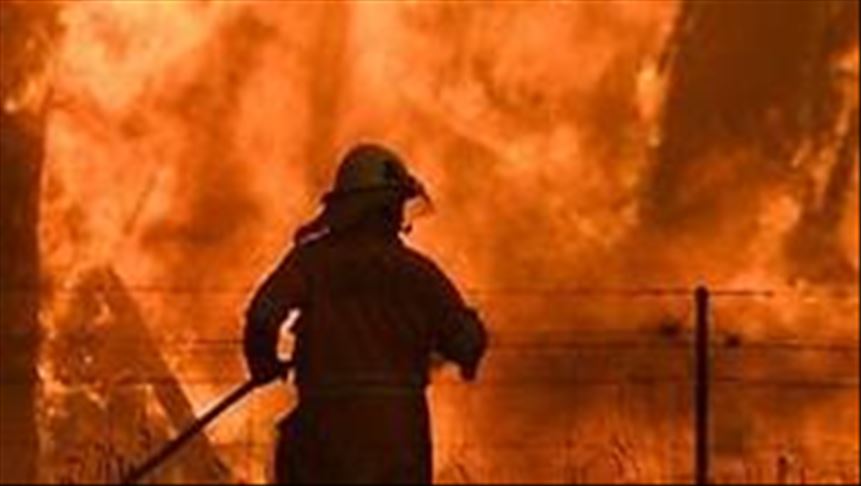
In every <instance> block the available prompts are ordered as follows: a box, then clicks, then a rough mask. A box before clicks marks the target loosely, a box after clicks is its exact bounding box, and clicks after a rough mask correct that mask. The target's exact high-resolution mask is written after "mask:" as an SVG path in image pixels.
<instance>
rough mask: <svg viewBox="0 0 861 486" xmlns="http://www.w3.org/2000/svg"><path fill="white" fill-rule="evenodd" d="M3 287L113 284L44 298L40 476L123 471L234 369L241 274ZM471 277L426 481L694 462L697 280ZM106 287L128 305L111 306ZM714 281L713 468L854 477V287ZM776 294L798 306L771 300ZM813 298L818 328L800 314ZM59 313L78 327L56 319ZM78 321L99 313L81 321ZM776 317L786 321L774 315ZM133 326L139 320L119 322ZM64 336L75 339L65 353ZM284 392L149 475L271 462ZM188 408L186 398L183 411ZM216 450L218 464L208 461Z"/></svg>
mask: <svg viewBox="0 0 861 486" xmlns="http://www.w3.org/2000/svg"><path fill="white" fill-rule="evenodd" d="M2 291H3V292H4V293H9V292H38V293H40V294H43V295H47V296H50V298H53V299H59V300H69V301H70V302H72V301H74V299H77V298H80V297H81V296H93V295H96V296H98V295H102V296H105V299H104V300H105V302H108V303H107V304H103V305H105V306H107V307H109V308H108V309H107V310H105V309H102V310H93V311H92V314H91V315H85V316H84V317H81V316H78V317H77V318H75V319H71V318H68V317H66V318H64V317H57V316H54V317H53V319H54V321H52V324H51V325H52V326H53V327H54V329H53V331H52V333H51V334H50V335H49V336H48V337H46V343H45V346H44V348H45V351H44V354H45V355H46V356H47V357H48V360H53V361H54V363H53V365H52V366H51V367H50V368H52V369H51V370H50V371H49V372H47V373H43V374H44V375H45V378H46V379H47V380H48V382H49V383H48V386H46V387H45V392H44V393H45V395H46V399H45V404H46V411H45V413H44V415H45V417H46V418H44V419H43V421H42V429H43V431H42V432H43V435H44V436H45V437H46V442H45V444H46V445H45V447H44V448H43V449H44V450H43V453H42V454H43V455H44V456H45V457H44V459H45V462H44V463H45V464H47V465H48V467H46V472H45V478H44V479H45V480H47V481H62V482H80V481H86V482H110V481H116V480H117V478H119V477H120V476H121V473H122V472H123V471H127V470H128V468H129V467H131V466H132V465H134V464H138V463H140V462H141V461H142V460H143V459H144V458H145V457H146V456H147V455H148V454H149V453H152V451H153V450H154V449H155V448H157V446H158V445H159V444H161V443H164V442H165V441H167V440H168V439H169V438H170V437H171V436H172V435H174V434H175V433H177V431H178V430H180V429H182V428H183V426H184V424H187V423H188V421H189V420H191V419H192V418H193V416H194V415H195V414H200V413H202V411H205V410H206V409H207V408H208V406H210V405H211V404H212V403H213V401H214V400H215V399H217V397H218V396H219V395H221V394H223V393H225V392H226V391H228V390H229V389H230V388H231V387H232V386H234V385H236V384H237V383H239V382H241V381H242V380H243V379H244V378H245V375H244V373H245V372H244V370H243V367H242V364H241V351H240V349H241V343H240V340H239V338H238V336H239V325H240V321H239V317H240V316H241V309H239V310H237V309H236V304H237V303H241V302H242V301H243V300H244V299H245V298H247V296H248V295H250V293H251V292H252V291H253V288H252V287H243V286H226V285H224V286H219V285H208V286H191V285H152V284H131V285H120V286H113V285H107V284H97V285H86V286H76V287H62V286H53V287H51V286H44V285H43V286H30V287H27V286H17V287H14V289H12V288H4V289H2ZM464 292H465V294H467V296H468V298H469V299H470V300H474V301H476V302H478V304H479V307H481V308H484V306H487V308H488V314H489V315H488V316H486V317H487V320H488V322H489V324H490V327H491V333H492V338H491V349H490V352H489V355H488V359H487V363H486V365H485V369H484V371H483V373H482V376H481V377H480V380H479V382H478V383H477V384H476V385H465V384H463V383H461V382H459V381H458V380H457V379H456V377H455V376H454V375H453V374H448V373H438V374H436V375H435V378H434V383H433V386H432V387H431V394H430V395H431V403H432V409H433V412H434V423H435V425H434V428H435V430H434V435H435V437H436V442H435V455H436V458H437V459H436V477H437V479H438V480H440V481H449V482H463V483H469V482H488V481H490V482H523V481H549V482H572V483H588V482H654V481H658V482H663V481H670V482H674V481H691V480H692V479H693V473H692V462H691V461H692V458H691V450H692V447H693V446H692V441H693V430H692V429H693V426H692V421H691V420H692V419H691V417H692V415H693V399H692V395H693V392H692V391H693V385H694V381H695V374H694V366H693V364H694V359H695V356H694V352H693V350H694V344H695V335H694V333H693V325H692V323H693V318H694V305H693V293H694V288H689V287H684V286H679V287H672V286H671V287H637V288H618V287H602V286H580V287H576V286H564V287H563V286H553V285H546V286H537V285H536V286H533V287H499V288H481V287H470V286H467V287H466V289H465V290H464ZM115 294H123V295H125V296H126V297H128V298H129V299H128V300H129V301H130V302H132V303H133V304H134V305H136V306H139V308H137V309H127V308H110V306H111V305H112V304H110V302H111V301H112V299H111V298H110V297H111V296H112V295H115ZM710 294H711V297H712V298H713V306H712V308H711V318H712V322H711V324H712V326H713V335H712V340H711V341H710V342H709V346H708V350H709V354H710V359H711V361H712V363H713V374H712V376H711V377H710V380H709V384H710V386H711V387H712V388H713V394H712V401H713V413H712V421H711V427H712V429H713V431H714V434H715V440H714V443H713V444H712V446H711V447H712V448H711V454H712V455H713V462H714V466H713V472H712V477H713V478H714V479H715V480H716V481H730V482H738V481H753V482H777V481H782V482H811V481H814V482H815V481H831V482H844V483H853V482H857V481H858V477H859V472H858V465H857V461H853V459H852V458H853V457H857V454H858V449H859V446H858V436H857V434H853V433H851V432H850V431H852V430H857V429H858V403H859V401H858V395H859V393H858V391H859V374H858V364H859V341H858V339H859V338H858V325H857V321H858V301H859V296H858V289H857V287H856V288H852V287H846V288H837V287H833V288H829V289H827V290H826V289H797V288H791V289H761V288H713V289H710ZM152 299H155V300H152ZM167 302H174V303H177V304H178V305H179V306H180V307H182V309H183V311H184V312H187V311H194V310H195V309H197V310H200V312H201V315H205V322H206V323H207V324H206V325H200V326H199V328H192V329H191V330H189V329H177V328H176V327H175V324H176V317H175V316H174V317H171V316H170V315H161V316H158V317H150V318H149V319H147V320H144V318H143V317H142V316H143V315H145V314H146V315H148V314H147V313H146V312H145V310H146V309H148V307H147V306H148V305H152V306H156V307H159V306H160V307H164V306H165V303H167ZM788 306H789V307H792V308H793V309H795V311H793V312H790V313H789V315H783V314H785V313H786V312H785V311H786V308H787V307H788ZM578 307H584V308H586V309H585V310H582V309H578ZM204 308H205V309H206V311H205V312H204V311H202V310H201V309H204ZM820 308H821V309H820ZM834 308H838V310H839V312H838V311H835V310H834ZM799 309H800V310H799ZM820 311H822V312H820ZM536 313H537V314H540V316H537V317H536ZM129 314H131V315H132V316H133V317H132V318H129V316H128V315H129ZM548 315H549V316H553V317H552V319H550V318H548V319H544V318H545V317H546V316H548ZM816 315H820V317H821V320H823V321H828V322H829V324H828V326H823V325H819V326H813V325H807V324H808V321H810V322H815V316H816ZM605 316H607V317H605ZM763 316H765V317H763ZM530 317H532V319H530ZM64 319H65V320H64ZM69 319H71V320H72V321H75V322H76V323H77V325H75V326H68V327H64V326H66V325H67V324H69V322H66V321H67V320H69ZM87 319H91V320H98V321H99V322H101V324H99V325H93V326H91V327H90V324H89V321H88V320H87ZM523 320H526V321H527V324H528V325H520V323H521V322H522V321H523ZM538 321H540V325H538ZM545 321H546V322H545ZM754 321H755V322H757V323H758V324H757V326H753V327H754V328H753V329H747V327H746V324H749V323H751V322H754ZM760 321H762V322H760ZM772 321H774V322H778V323H779V324H780V326H782V328H781V329H780V332H772V331H773V330H772V329H771V327H770V324H772V323H773V322H772ZM82 322H83V327H82V326H81V323H82ZM106 323H107V324H106ZM210 324H212V325H210ZM134 326H137V327H140V328H141V329H139V330H140V331H141V332H132V333H128V332H125V331H123V332H115V331H114V330H112V329H113V328H117V329H123V330H127V328H129V327H134ZM780 326H778V327H780ZM826 328H827V329H826ZM64 329H67V330H68V332H65V331H64ZM144 341H145V342H144ZM69 348H72V349H76V350H77V351H78V352H77V353H72V354H64V353H65V352H66V351H68V349H69ZM150 352H155V353H156V354H158V355H160V356H159V357H158V359H159V360H161V362H160V364H159V363H157V364H156V365H152V366H150V367H149V368H147V367H146V366H144V367H141V366H139V365H134V366H129V365H128V363H130V362H134V361H136V360H137V358H139V357H140V355H141V354H143V353H150ZM100 361H104V362H100ZM78 368H80V369H78ZM6 384H7V383H4V385H6ZM183 401H184V402H185V403H186V405H181V403H182V402H183ZM294 401H295V396H294V395H293V393H292V391H291V390H290V388H289V387H285V388H281V389H280V390H275V391H271V392H268V393H263V394H261V395H260V396H255V397H252V398H251V399H250V400H249V401H248V403H246V404H245V405H243V407H241V408H240V409H237V410H235V411H233V412H231V413H230V414H228V416H226V417H225V418H224V419H223V420H220V421H219V422H218V423H216V424H215V425H214V426H213V427H212V428H211V429H210V430H209V432H208V434H207V436H206V439H207V441H208V445H207V446H206V447H203V448H202V449H201V448H199V447H198V448H197V449H195V450H193V451H190V452H189V451H186V452H184V453H181V454H180V455H179V456H177V457H176V458H174V459H173V460H172V461H171V462H170V463H169V464H167V465H166V466H165V467H164V469H163V470H162V471H160V472H159V473H158V475H156V476H154V479H156V480H159V481H164V482H182V481H199V480H207V479H213V478H214V479H217V480H224V481H238V482H259V481H263V480H265V479H266V478H267V477H269V476H270V475H271V470H270V465H271V446H272V441H273V438H274V431H273V423H274V421H275V420H276V419H277V417H278V416H279V415H280V414H283V413H284V412H285V411H286V410H288V409H289V408H290V406H291V405H292V404H293V403H294ZM183 407H187V408H188V410H186V411H185V412H183V413H180V412H177V410H179V409H182V408H183ZM88 427H89V429H88ZM141 430H145V431H146V433H144V434H143V435H144V436H145V437H146V440H140V436H141V434H142V433H141ZM76 431H77V432H76ZM202 458H204V459H202ZM215 463H221V464H222V465H223V466H224V467H225V468H226V470H227V471H228V472H227V473H225V474H222V473H218V472H217V471H218V470H219V467H217V466H215V465H213V464H215Z"/></svg>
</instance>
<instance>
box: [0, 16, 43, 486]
mask: <svg viewBox="0 0 861 486" xmlns="http://www.w3.org/2000/svg"><path fill="white" fill-rule="evenodd" d="M54 14H55V11H54V6H53V5H50V4H47V3H40V4H35V5H34V4H33V3H30V4H25V3H24V2H21V3H18V2H2V3H0V58H2V78H0V103H2V109H0V224H2V227H1V228H0V229H2V232H0V268H2V270H0V388H2V390H0V430H2V432H0V451H2V453H1V454H0V482H3V483H6V482H31V481H33V480H35V479H36V473H37V466H36V458H37V453H38V440H37V431H36V418H35V410H36V407H35V405H36V396H37V385H38V375H37V370H36V362H37V358H38V348H39V335H40V333H39V321H38V317H37V311H38V303H39V299H38V280H39V278H38V267H39V263H38V247H37V232H36V230H37V228H36V222H37V214H38V200H39V180H40V174H41V167H42V159H43V155H44V127H45V123H44V116H43V109H42V108H43V106H44V98H41V99H40V97H39V96H38V95H39V79H38V78H39V76H40V75H41V73H42V69H43V65H42V63H43V60H44V58H45V52H46V51H47V47H48V42H49V41H50V39H51V36H52V33H53V32H54V31H55V16H54Z"/></svg>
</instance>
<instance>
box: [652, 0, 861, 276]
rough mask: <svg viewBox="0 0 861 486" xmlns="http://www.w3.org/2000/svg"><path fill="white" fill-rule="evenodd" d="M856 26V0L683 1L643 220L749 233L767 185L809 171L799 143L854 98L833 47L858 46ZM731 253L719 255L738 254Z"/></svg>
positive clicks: (827, 140)
mask: <svg viewBox="0 0 861 486" xmlns="http://www.w3.org/2000/svg"><path fill="white" fill-rule="evenodd" d="M857 32H858V3H857V2H841V1H836V2H832V1H821V2H796V1H792V0H785V1H774V2H758V1H755V0H747V1H734V2H694V1H691V2H687V3H685V4H684V5H683V8H682V10H681V12H680V14H679V17H678V22H677V27H676V33H675V35H674V36H673V38H672V41H671V45H670V46H669V51H670V53H671V55H670V56H669V59H670V62H669V71H668V74H667V77H668V87H667V88H668V89H667V95H666V101H665V105H664V114H663V120H662V126H661V132H662V133H661V140H660V143H659V145H658V147H657V148H656V152H655V157H656V166H655V167H654V170H653V172H652V173H651V175H650V179H649V180H648V181H647V183H646V185H645V201H644V206H643V211H642V213H641V214H642V216H643V218H642V221H643V223H644V225H645V226H647V227H649V228H651V230H650V231H653V232H656V233H662V232H663V233H664V235H665V236H666V234H667V233H666V232H670V234H672V235H674V236H680V237H683V236H685V235H701V234H704V233H707V232H709V231H714V232H720V233H722V235H723V237H722V240H721V241H722V244H723V245H726V246H729V247H735V248H744V245H745V244H746V243H749V242H751V241H752V236H753V235H755V234H756V233H757V232H758V231H759V228H758V227H757V225H758V224H759V223H758V221H757V219H756V218H757V217H758V215H759V214H760V213H761V208H762V206H763V204H764V202H765V201H766V197H765V196H767V195H769V194H770V190H771V189H777V188H783V189H784V190H785V189H789V190H790V191H795V190H797V188H796V187H795V184H797V182H798V181H799V180H801V181H802V182H803V181H804V180H805V178H807V175H808V174H809V173H810V172H812V170H811V168H810V167H809V166H806V165H805V164H809V163H810V161H809V160H802V161H801V163H799V154H801V153H802V152H803V151H804V150H805V147H806V149H807V150H808V151H809V152H812V153H821V151H822V150H823V148H825V146H826V145H827V144H832V143H833V133H834V131H835V126H836V125H838V124H839V123H840V120H839V118H841V117H843V115H842V114H843V113H846V110H845V109H844V108H843V107H844V106H845V105H847V104H851V103H853V102H852V101H851V99H850V100H847V99H846V96H845V95H844V94H843V93H842V92H841V91H842V90H841V86H840V84H839V83H837V82H835V76H834V71H835V69H834V63H835V57H836V56H837V55H839V54H840V53H841V52H845V51H846V50H847V49H851V48H852V45H853V44H854V45H856V46H857V42H858V41H857ZM855 89H856V90H857V87H856V88H855ZM854 103H857V101H856V102H854ZM832 160H834V159H833V158H832ZM804 211H807V210H806V209H805V210H804ZM802 219H803V220H805V221H801V222H800V223H799V224H801V225H806V224H807V223H806V219H807V218H802ZM804 233H805V234H806V235H807V236H813V237H818V236H814V235H813V233H812V232H808V231H804ZM727 238H731V239H732V241H729V240H727ZM735 253H736V256H735V257H733V256H732V255H730V256H726V255H723V254H722V255H721V257H726V258H744V257H743V256H742V255H744V252H735ZM796 256H797V255H796ZM820 264H821V261H820V260H816V261H815V262H811V265H820Z"/></svg>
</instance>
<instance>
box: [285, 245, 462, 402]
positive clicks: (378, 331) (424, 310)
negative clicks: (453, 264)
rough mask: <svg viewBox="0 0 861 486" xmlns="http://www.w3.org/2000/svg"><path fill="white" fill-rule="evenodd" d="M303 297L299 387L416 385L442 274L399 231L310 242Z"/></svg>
mask: <svg viewBox="0 0 861 486" xmlns="http://www.w3.org/2000/svg"><path fill="white" fill-rule="evenodd" d="M300 264H301V268H302V269H303V273H304V274H305V276H306V279H307V282H308V291H309V302H308V306H307V307H306V308H305V309H304V310H303V315H302V317H301V318H300V321H299V323H298V325H297V327H296V332H297V349H296V355H295V358H296V360H297V364H298V368H297V384H298V385H299V387H300V390H303V391H305V392H310V393H315V392H332V393H334V392H338V391H344V392H349V391H350V389H353V388H358V389H360V390H361V391H364V392H380V393H410V392H414V393H415V392H421V391H422V390H423V388H424V386H425V385H426V383H427V374H428V363H429V359H430V354H431V351H432V349H433V345H434V340H435V329H434V327H435V325H436V324H438V323H437V322H435V320H437V319H438V318H439V315H440V313H441V308H443V307H445V305H446V298H447V296H446V295H445V292H444V290H443V289H444V288H445V286H446V285H447V282H445V281H444V277H443V276H442V274H441V273H440V272H439V271H438V270H436V267H435V266H434V265H433V264H432V263H431V262H430V261H429V260H427V259H426V258H424V257H422V256H421V255H419V254H418V253H417V252H415V251H413V250H411V249H409V248H408V247H406V246H405V245H404V244H402V243H401V242H400V241H399V240H398V239H397V238H381V237H376V236H375V235H372V234H371V235H368V234H364V233H358V234H349V235H342V236H339V237H335V238H325V239H323V240H321V241H319V242H314V243H311V244H309V245H308V246H307V248H305V249H304V251H303V254H302V257H301V259H300Z"/></svg>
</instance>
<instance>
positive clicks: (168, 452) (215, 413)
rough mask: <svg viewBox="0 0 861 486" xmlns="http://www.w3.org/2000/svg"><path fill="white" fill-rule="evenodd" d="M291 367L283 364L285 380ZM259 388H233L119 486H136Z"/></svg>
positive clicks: (256, 385)
mask: <svg viewBox="0 0 861 486" xmlns="http://www.w3.org/2000/svg"><path fill="white" fill-rule="evenodd" d="M292 367H293V364H292V362H289V361H288V362H286V363H284V373H283V375H282V376H283V377H285V378H286V376H287V373H288V372H289V371H290V369H291V368H292ZM260 386H261V383H260V382H259V381H257V380H254V379H249V380H248V381H246V382H245V383H243V384H241V385H239V386H238V387H236V388H234V389H233V391H231V392H230V393H229V394H227V395H226V396H225V397H224V398H222V399H221V400H220V401H219V402H218V403H217V404H215V406H213V407H212V408H211V409H209V411H208V412H206V413H205V414H203V415H202V416H201V417H200V418H198V419H197V420H195V421H194V422H193V423H192V424H191V425H189V426H188V428H186V429H185V430H184V431H182V433H180V434H179V435H178V436H176V437H175V438H174V439H173V440H171V441H170V442H168V443H167V444H165V445H164V446H163V447H162V448H161V449H160V450H159V451H158V452H157V453H155V454H153V455H152V456H150V457H149V459H147V460H146V461H144V462H143V463H142V464H141V465H139V466H137V467H135V468H133V469H132V470H131V471H129V473H128V474H126V475H125V477H123V479H122V481H121V484H136V483H137V482H138V481H140V480H141V479H143V478H144V477H145V476H146V475H148V474H149V473H151V472H152V471H153V470H155V469H156V468H158V467H159V466H161V465H162V464H163V463H164V462H165V461H166V460H167V459H168V458H169V457H170V456H172V455H173V454H175V453H176V452H177V451H178V450H179V449H180V448H182V446H183V445H185V443H186V442H188V441H189V440H190V439H191V438H193V437H194V436H196V435H197V434H198V433H199V432H201V431H202V430H203V429H204V428H206V426H207V425H209V424H210V423H211V422H212V421H213V420H215V419H216V418H218V417H219V416H221V414H222V413H224V412H225V411H226V410H227V409H229V408H230V407H232V406H233V405H235V404H236V403H237V402H239V401H240V400H242V399H243V398H245V397H246V396H247V395H248V394H250V393H251V392H252V391H254V390H256V389H257V388H259V387H260Z"/></svg>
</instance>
